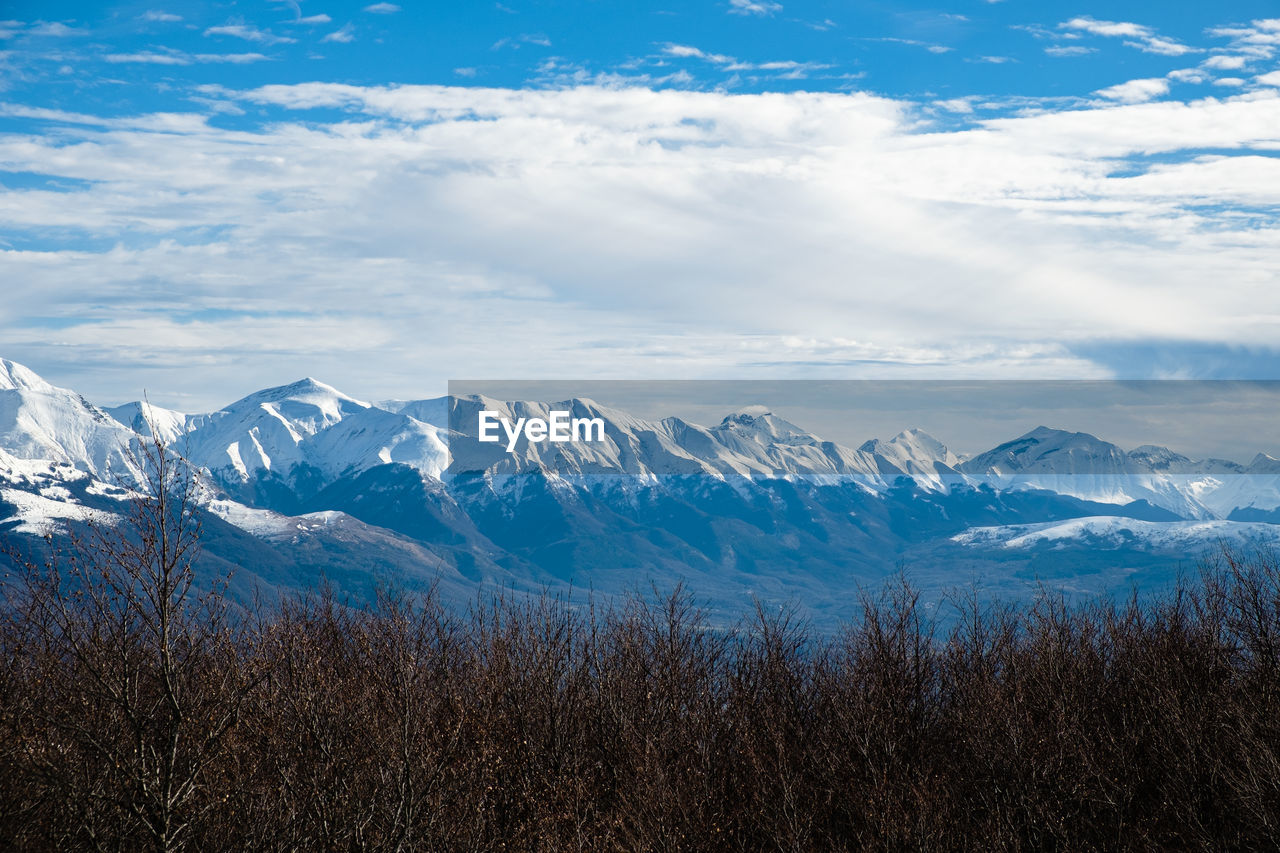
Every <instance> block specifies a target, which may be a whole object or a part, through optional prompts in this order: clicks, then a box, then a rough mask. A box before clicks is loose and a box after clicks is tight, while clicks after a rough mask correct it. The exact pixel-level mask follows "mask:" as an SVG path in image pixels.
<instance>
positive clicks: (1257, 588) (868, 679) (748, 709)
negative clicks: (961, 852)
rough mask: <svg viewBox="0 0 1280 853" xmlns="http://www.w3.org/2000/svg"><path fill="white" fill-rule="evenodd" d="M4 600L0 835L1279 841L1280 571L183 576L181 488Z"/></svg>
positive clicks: (157, 466) (179, 480)
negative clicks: (310, 583) (601, 586)
mask: <svg viewBox="0 0 1280 853" xmlns="http://www.w3.org/2000/svg"><path fill="white" fill-rule="evenodd" d="M152 450H153V451H157V452H159V453H160V454H161V456H160V458H158V459H157V460H154V464H153V465H152V469H151V470H152V471H153V473H154V474H155V476H157V477H158V478H159V479H158V480H157V481H156V482H154V483H153V484H152V486H153V488H152V490H151V492H150V494H148V495H145V496H142V497H139V499H138V500H137V501H135V503H134V516H133V517H132V519H131V520H130V523H129V524H127V525H125V526H124V527H123V528H121V529H120V530H118V531H116V532H112V531H110V530H106V529H105V528H104V529H99V530H98V531H97V532H96V533H92V534H91V535H89V536H88V537H87V538H86V539H85V540H83V541H82V542H81V543H80V544H79V546H78V547H76V548H73V549H72V551H71V553H69V554H67V555H65V556H63V557H60V558H58V559H54V560H51V561H50V562H49V565H47V566H46V565H45V564H44V563H43V562H40V564H39V565H38V566H28V572H27V574H26V576H25V577H24V578H22V579H21V581H20V582H19V583H18V584H17V585H15V586H11V587H10V589H9V590H8V591H7V594H6V599H5V606H4V608H3V612H2V617H3V618H2V619H0V848H4V849H29V850H45V849H48V850H136V849H144V848H151V849H155V850H166V851H168V850H178V849H184V848H185V849H192V850H245V849H248V850H279V851H286V850H288V851H296V850H388V851H391V850H399V851H405V850H423V849H449V850H454V849H456V850H493V849H518V850H566V849H569V850H572V849H583V850H637V849H644V850H662V849H664V850H685V849H707V850H712V849H714V850H720V849H724V850H761V851H764V850H777V851H799V850H842V849H843V850H862V849H903V848H908V849H911V848H917V849H918V848H926V849H1071V850H1075V849H1117V848H1126V849H1144V850H1145V849H1167V848H1179V849H1181V848H1199V849H1222V848H1229V849H1255V848H1265V847H1272V846H1274V839H1275V838H1276V837H1277V834H1280V722H1278V721H1280V659H1278V657H1277V655H1278V654H1280V564H1278V563H1277V560H1276V558H1275V556H1274V555H1272V554H1269V553H1265V552H1264V553H1248V554H1245V553H1240V552H1237V551H1232V550H1229V549H1224V550H1223V551H1221V553H1220V554H1219V555H1218V556H1217V557H1216V558H1215V559H1214V560H1211V561H1209V562H1208V563H1206V565H1205V566H1204V569H1203V572H1202V574H1201V576H1200V577H1198V578H1195V579H1193V580H1191V581H1187V582H1183V583H1180V584H1179V585H1178V587H1177V588H1176V589H1174V590H1173V591H1171V592H1169V593H1168V594H1165V595H1161V596H1157V597H1153V598H1150V599H1139V598H1138V597H1136V596H1135V597H1132V598H1130V599H1128V600H1125V601H1120V602H1097V603H1094V604H1090V605H1082V606H1076V605H1068V604H1067V603H1066V602H1064V601H1063V600H1062V599H1061V598H1059V597H1055V596H1053V595H1045V596H1042V597H1041V598H1039V599H1037V600H1036V601H1034V602H1032V603H1031V604H1028V605H1025V606H1022V605H1015V604H1000V603H997V602H990V601H986V600H984V599H983V598H982V597H981V596H979V595H978V594H976V593H970V594H968V595H965V596H959V597H957V599H956V600H955V601H954V602H952V604H953V608H952V614H953V615H952V618H950V619H949V620H948V621H947V622H946V623H945V625H939V624H938V623H936V622H935V621H934V620H933V618H932V617H931V615H930V614H931V613H932V612H933V611H932V610H929V609H928V608H926V607H925V606H924V605H923V604H922V603H921V601H920V599H919V596H918V595H917V593H915V592H914V591H913V590H912V589H911V587H910V586H909V585H908V584H907V583H906V582H905V581H902V580H900V579H899V580H897V581H895V582H893V583H890V584H888V585H886V587H885V589H884V591H883V593H881V594H880V595H879V596H866V597H864V599H863V601H862V608H861V611H862V612H861V616H860V618H858V619H856V620H855V621H854V622H853V623H852V624H850V625H848V626H847V627H846V628H845V629H844V630H843V631H842V632H840V633H838V634H836V635H824V634H819V633H816V632H814V631H812V630H810V629H809V628H808V627H807V626H806V624H805V623H804V622H803V620H802V619H800V618H799V617H798V616H797V614H796V613H795V612H793V611H789V610H786V609H783V610H781V611H773V610H766V609H764V608H763V607H762V608H760V609H759V610H758V611H757V612H756V614H755V616H754V618H753V619H751V620H747V621H744V622H743V623H742V624H741V625H739V626H738V627H737V628H736V629H734V630H723V629H721V628H716V627H711V626H708V624H707V623H706V618H705V615H704V614H703V613H702V612H701V611H700V610H699V608H698V607H697V606H696V602H695V599H694V598H693V597H692V595H691V594H690V593H689V592H688V591H686V590H683V589H677V590H675V591H674V592H672V593H671V594H669V595H656V594H655V595H654V596H651V597H643V598H642V597H639V596H635V597H632V598H631V599H629V600H627V601H625V602H622V603H619V604H616V605H612V606H605V607H592V606H579V605H578V604H575V603H573V602H570V601H566V600H562V599H557V598H554V597H551V596H543V597H541V598H537V597H534V598H528V597H520V596H512V595H503V594H494V595H482V596H480V597H478V599H477V601H476V602H475V604H474V605H473V606H472V607H471V608H470V609H469V610H467V609H464V610H459V609H457V608H452V607H448V606H446V605H445V604H444V603H442V602H441V601H440V600H438V599H437V598H436V597H435V596H434V595H427V596H414V597H410V596H405V595H397V594H394V593H387V594H384V595H383V596H382V597H381V598H380V599H379V601H378V602H377V604H376V605H375V606H372V607H370V608H367V609H360V608H353V607H350V606H346V605H344V604H343V603H341V602H339V601H337V600H336V599H335V597H334V596H333V595H332V594H331V593H329V592H327V591H325V590H320V591H318V592H317V593H316V594H315V595H313V596H310V597H306V598H303V599H299V600H292V601H287V602H284V603H282V604H279V605H272V606H271V607H261V606H260V607H256V608H249V611H250V612H249V615H248V616H245V615H243V613H239V614H237V612H236V611H233V610H232V609H230V608H229V607H228V605H227V603H226V601H225V599H224V598H223V593H222V589H223V588H222V587H220V586H216V585H215V586H214V587H212V588H204V587H197V586H196V585H195V584H196V580H197V579H196V578H195V576H194V573H193V564H192V560H193V558H194V554H195V549H196V547H197V546H198V527H197V526H196V524H197V522H198V515H197V513H196V512H195V510H194V507H193V506H192V505H191V503H190V498H191V495H192V492H191V483H190V482H186V481H184V480H183V476H185V475H184V474H183V473H182V471H181V470H178V469H174V468H171V467H166V463H165V462H164V459H165V457H164V455H163V448H161V447H158V446H154V447H153V448H152Z"/></svg>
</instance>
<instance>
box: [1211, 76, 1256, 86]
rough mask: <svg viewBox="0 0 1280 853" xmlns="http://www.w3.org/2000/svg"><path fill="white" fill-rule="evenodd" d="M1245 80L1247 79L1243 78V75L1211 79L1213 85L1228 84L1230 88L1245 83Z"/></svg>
mask: <svg viewBox="0 0 1280 853" xmlns="http://www.w3.org/2000/svg"><path fill="white" fill-rule="evenodd" d="M1247 82H1248V81H1247V80H1245V79H1244V78H1243V77H1219V78H1218V79H1217V80H1214V81H1213V85H1215V86H1230V87H1232V88H1238V87H1240V86H1243V85H1245V83H1247Z"/></svg>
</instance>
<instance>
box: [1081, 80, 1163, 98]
mask: <svg viewBox="0 0 1280 853" xmlns="http://www.w3.org/2000/svg"><path fill="white" fill-rule="evenodd" d="M1168 93H1169V81H1168V80H1167V79H1165V78H1163V77H1149V78H1146V79H1142V80H1129V81H1127V82H1124V83H1117V84H1116V85H1114V86H1107V87H1106V88H1105V89H1099V90H1098V91H1097V92H1095V94H1097V95H1100V96H1101V97H1104V98H1107V99H1109V100H1112V101H1121V102H1122V103H1126V104H1139V103H1142V102H1143V101H1149V100H1151V99H1152V98H1158V97H1160V96H1161V95H1167V94H1168Z"/></svg>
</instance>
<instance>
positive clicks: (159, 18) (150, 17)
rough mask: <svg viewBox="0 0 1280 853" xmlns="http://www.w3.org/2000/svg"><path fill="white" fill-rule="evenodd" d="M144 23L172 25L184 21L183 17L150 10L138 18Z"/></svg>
mask: <svg viewBox="0 0 1280 853" xmlns="http://www.w3.org/2000/svg"><path fill="white" fill-rule="evenodd" d="M138 18H139V19H141V20H143V21H155V22H157V23H165V24H172V23H175V22H177V21H181V20H182V16H181V15H175V14H173V13H172V12H165V11H162V10H159V9H148V10H147V11H145V12H143V13H142V14H141V15H139V16H138Z"/></svg>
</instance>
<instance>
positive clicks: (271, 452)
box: [185, 378, 369, 482]
mask: <svg viewBox="0 0 1280 853" xmlns="http://www.w3.org/2000/svg"><path fill="white" fill-rule="evenodd" d="M368 408H369V404H368V403H364V402H361V401H359V400H356V399H354V398H352V397H348V396H347V395H346V394H343V393H342V392H340V391H338V390H337V389H336V388H332V387H330V386H328V385H325V384H324V383H323V382H317V381H316V380H314V379H310V378H308V379H303V380H301V381H298V382H294V383H293V384H291V385H282V386H279V387H277V388H267V389H265V390H262V391H258V392H256V393H254V394H250V395H249V396H247V397H245V398H243V399H241V400H237V401H236V402H234V403H232V404H231V405H230V406H227V407H226V408H225V409H222V410H220V411H217V412H213V413H211V414H210V415H208V416H207V418H206V419H205V421H204V423H203V424H202V425H201V426H200V427H199V428H197V429H194V430H191V431H189V432H188V433H187V441H188V447H187V449H186V451H185V453H186V455H187V458H189V459H190V460H191V461H192V462H194V463H196V464H197V465H200V466H203V467H205V468H208V469H209V470H210V471H212V472H213V473H214V475H215V476H217V477H218V478H219V479H221V480H223V481H228V482H230V481H234V480H236V479H238V480H240V481H242V482H246V481H248V480H249V479H251V478H252V477H253V476H254V474H255V472H257V471H275V472H277V473H279V474H282V475H288V474H289V473H290V472H291V471H292V470H293V468H295V467H296V466H298V465H299V464H302V463H304V462H308V461H309V460H308V459H307V456H306V453H305V452H304V450H303V449H302V444H303V442H304V441H305V440H306V439H307V438H310V437H311V436H313V435H315V434H316V433H317V432H320V431H321V430H324V429H327V428H328V427H331V426H334V425H335V424H337V423H339V422H341V421H342V419H343V418H345V417H347V416H349V415H353V414H356V413H358V412H363V411H364V410H366V409H368Z"/></svg>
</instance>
